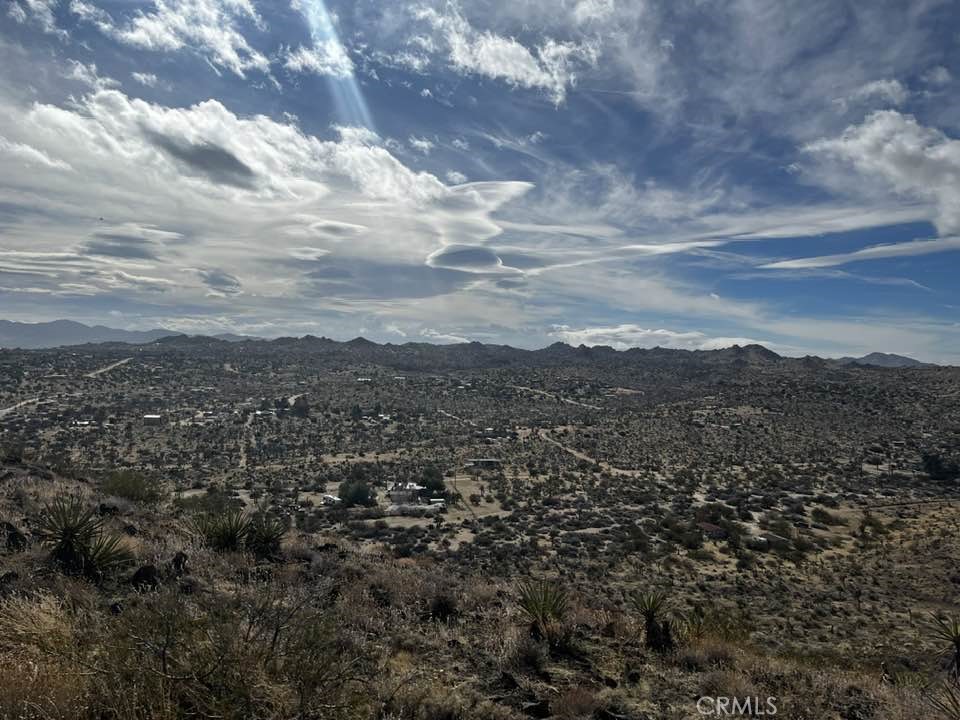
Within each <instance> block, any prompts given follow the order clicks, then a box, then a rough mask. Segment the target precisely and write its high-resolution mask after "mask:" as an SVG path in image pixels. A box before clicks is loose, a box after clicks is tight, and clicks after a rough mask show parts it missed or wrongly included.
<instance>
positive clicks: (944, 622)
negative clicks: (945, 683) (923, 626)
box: [931, 615, 960, 684]
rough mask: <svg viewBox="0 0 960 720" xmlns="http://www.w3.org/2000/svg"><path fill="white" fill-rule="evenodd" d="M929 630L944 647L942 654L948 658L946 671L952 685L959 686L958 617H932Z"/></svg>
mask: <svg viewBox="0 0 960 720" xmlns="http://www.w3.org/2000/svg"><path fill="white" fill-rule="evenodd" d="M931 629H932V631H933V636H934V638H936V639H937V640H939V641H940V642H942V643H943V644H944V645H946V647H945V648H944V650H943V654H944V655H946V656H947V657H949V658H950V664H949V666H948V667H947V670H948V672H949V673H950V674H951V675H952V676H953V681H954V683H957V684H960V617H941V616H939V615H933V623H932V625H931Z"/></svg>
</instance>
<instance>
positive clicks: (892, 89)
mask: <svg viewBox="0 0 960 720" xmlns="http://www.w3.org/2000/svg"><path fill="white" fill-rule="evenodd" d="M909 96H910V93H909V91H908V90H907V88H905V87H904V86H903V84H902V83H901V82H900V81H899V80H874V81H873V82H869V83H867V84H866V85H863V86H861V87H859V88H857V90H856V91H855V92H854V93H853V95H852V96H851V97H852V99H853V100H859V101H866V100H873V99H879V100H882V101H885V102H887V103H890V104H891V105H903V103H905V102H906V101H907V98H908V97H909Z"/></svg>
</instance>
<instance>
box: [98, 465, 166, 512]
mask: <svg viewBox="0 0 960 720" xmlns="http://www.w3.org/2000/svg"><path fill="white" fill-rule="evenodd" d="M100 492H102V493H103V494H104V495H113V496H116V497H119V498H123V499H124V500H129V501H130V502H134V503H141V504H144V505H155V504H157V503H159V502H160V501H161V500H162V499H163V498H164V495H165V492H164V490H163V488H162V486H161V485H159V484H158V483H156V482H154V481H151V480H148V479H147V478H145V477H144V476H143V475H141V474H139V473H137V472H134V471H133V470H120V471H117V472H115V473H112V474H111V475H109V476H108V477H107V478H105V479H104V480H103V481H101V483H100Z"/></svg>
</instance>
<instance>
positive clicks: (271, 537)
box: [246, 512, 287, 558]
mask: <svg viewBox="0 0 960 720" xmlns="http://www.w3.org/2000/svg"><path fill="white" fill-rule="evenodd" d="M286 532H287V528H286V525H284V523H283V521H281V520H280V519H279V518H275V517H271V516H269V515H267V514H266V513H262V512H258V513H257V514H256V515H254V516H253V518H252V519H251V520H250V524H249V525H248V527H247V535H246V545H247V548H248V549H249V550H250V551H251V552H253V553H254V554H255V555H257V556H258V557H262V558H272V557H276V556H277V554H278V553H279V552H280V541H281V540H283V536H284V534H285V533H286Z"/></svg>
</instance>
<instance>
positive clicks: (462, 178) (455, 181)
mask: <svg viewBox="0 0 960 720" xmlns="http://www.w3.org/2000/svg"><path fill="white" fill-rule="evenodd" d="M446 178H447V182H449V183H450V184H451V185H463V183H465V182H466V181H467V180H468V178H467V176H466V175H464V174H463V173H462V172H457V171H456V170H448V171H447V174H446Z"/></svg>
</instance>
